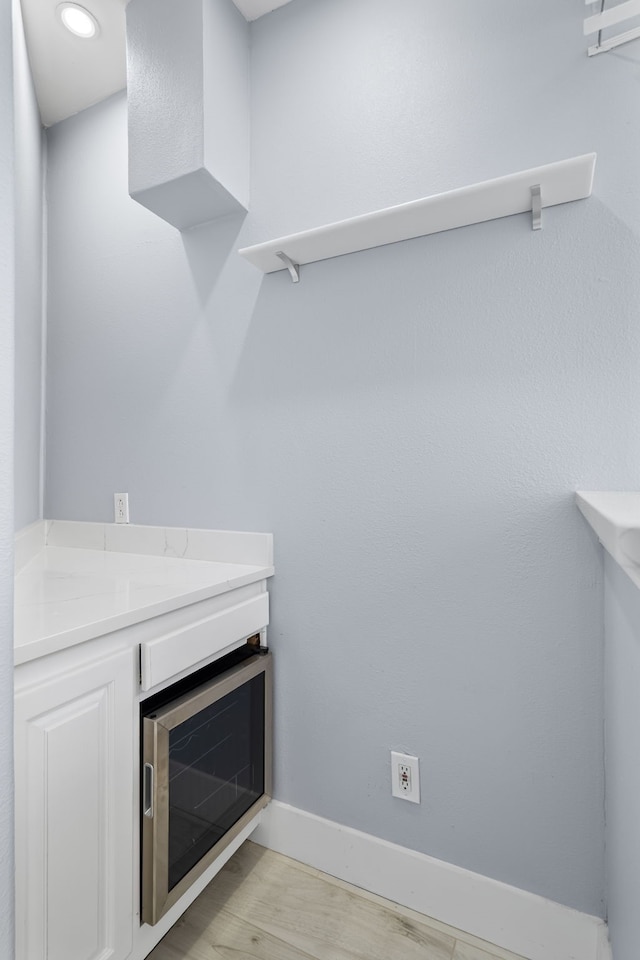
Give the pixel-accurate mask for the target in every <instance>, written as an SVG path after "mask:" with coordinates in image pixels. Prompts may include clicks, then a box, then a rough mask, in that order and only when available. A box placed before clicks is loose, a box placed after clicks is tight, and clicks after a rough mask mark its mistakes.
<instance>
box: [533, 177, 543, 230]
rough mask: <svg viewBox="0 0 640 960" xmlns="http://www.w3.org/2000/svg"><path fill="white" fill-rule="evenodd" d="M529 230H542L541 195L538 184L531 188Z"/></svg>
mask: <svg viewBox="0 0 640 960" xmlns="http://www.w3.org/2000/svg"><path fill="white" fill-rule="evenodd" d="M531 229H532V230H542V193H541V192H540V184H539V183H536V184H535V185H534V186H533V187H531Z"/></svg>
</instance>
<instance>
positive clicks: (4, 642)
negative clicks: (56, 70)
mask: <svg viewBox="0 0 640 960" xmlns="http://www.w3.org/2000/svg"><path fill="white" fill-rule="evenodd" d="M11 48H12V42H11V4H9V3H2V4H0V131H2V135H1V136H0V344H2V347H1V349H0V957H2V958H3V960H4V958H6V960H11V957H13V955H14V949H13V944H14V926H13V923H14V921H13V410H14V400H13V337H14V197H13V172H14V166H13V77H12V66H11Z"/></svg>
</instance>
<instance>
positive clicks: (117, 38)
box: [21, 0, 290, 127]
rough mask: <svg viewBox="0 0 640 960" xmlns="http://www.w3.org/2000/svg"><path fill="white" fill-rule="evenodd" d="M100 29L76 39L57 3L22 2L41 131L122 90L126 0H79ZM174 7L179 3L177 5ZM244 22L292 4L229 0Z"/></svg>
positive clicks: (281, 0) (283, 0)
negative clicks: (95, 34)
mask: <svg viewBox="0 0 640 960" xmlns="http://www.w3.org/2000/svg"><path fill="white" fill-rule="evenodd" d="M78 2H79V3H80V4H81V5H82V6H83V7H86V9H87V10H89V11H90V12H91V13H92V14H93V15H94V17H95V18H96V20H97V21H98V23H99V24H100V34H99V36H98V37H96V38H95V39H92V40H80V39H78V38H77V37H74V36H73V35H72V34H71V33H69V32H68V30H66V29H65V28H64V27H63V26H62V23H61V22H60V20H59V18H58V16H57V15H56V7H57V6H58V4H59V3H60V0H21V4H22V15H23V19H24V27H25V34H26V38H27V47H28V50H29V61H30V63H31V72H32V74H33V81H34V84H35V88H36V96H37V98H38V104H39V107H40V116H41V118H42V122H43V124H44V125H45V127H50V126H52V125H53V124H54V123H57V122H58V121H59V120H64V119H65V118H66V117H70V116H72V115H73V114H74V113H78V112H79V111H80V110H84V109H85V107H90V106H92V105H93V104H94V103H98V102H99V101H100V100H104V99H105V98H106V97H109V96H111V94H112V93H116V91H118V90H122V89H124V87H125V86H126V82H127V79H126V59H125V8H126V5H127V2H128V0H78ZM176 2H177V3H179V2H180V0H176ZM233 2H234V3H235V5H236V7H237V8H238V10H240V12H241V13H242V15H243V16H244V17H245V19H246V20H257V19H258V17H261V16H263V15H264V14H265V13H269V12H270V11H271V10H275V9H276V8H277V7H282V6H284V5H285V4H286V3H289V2H290V0H233Z"/></svg>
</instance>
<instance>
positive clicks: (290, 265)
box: [276, 188, 540, 283]
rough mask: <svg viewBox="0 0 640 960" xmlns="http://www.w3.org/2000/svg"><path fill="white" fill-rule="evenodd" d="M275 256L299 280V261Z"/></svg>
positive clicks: (283, 256)
mask: <svg viewBox="0 0 640 960" xmlns="http://www.w3.org/2000/svg"><path fill="white" fill-rule="evenodd" d="M538 189H540V188H538ZM276 257H279V258H280V259H281V260H282V262H283V263H284V265H285V267H286V268H287V270H288V271H289V273H290V274H291V279H292V280H293V282H294V283H299V281H300V264H299V263H294V261H293V260H292V259H291V257H288V256H287V255H286V253H284V251H282V250H278V251H276Z"/></svg>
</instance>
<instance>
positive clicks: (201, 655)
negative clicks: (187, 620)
mask: <svg viewBox="0 0 640 960" xmlns="http://www.w3.org/2000/svg"><path fill="white" fill-rule="evenodd" d="M268 623H269V594H268V593H261V594H260V595H259V596H257V597H253V598H252V599H251V600H246V601H245V602H244V603H238V604H236V605H235V606H233V607H229V608H228V609H227V610H223V611H221V612H220V613H216V614H215V615H214V616H212V617H207V618H206V619H205V620H200V621H199V622H198V623H194V624H193V626H191V627H187V628H186V629H184V630H178V631H176V632H175V633H170V634H167V635H166V636H164V637H158V639H157V640H147V641H145V642H144V643H141V644H140V669H141V680H142V689H143V690H150V689H151V688H152V687H155V686H156V685H157V684H159V683H164V681H165V680H169V679H170V678H171V677H173V676H175V675H176V674H178V673H180V672H181V671H183V670H189V669H190V668H191V667H194V666H197V665H198V664H199V663H201V662H202V661H203V660H208V659H210V658H211V657H213V656H215V655H216V654H223V653H228V652H229V650H232V649H233V648H234V647H236V646H239V645H240V644H241V643H243V642H244V641H245V640H246V638H247V637H250V636H251V634H253V633H257V632H258V631H259V630H261V629H262V628H263V627H266V626H267V624H268Z"/></svg>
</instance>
